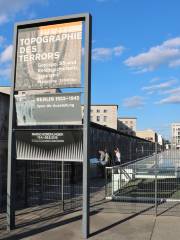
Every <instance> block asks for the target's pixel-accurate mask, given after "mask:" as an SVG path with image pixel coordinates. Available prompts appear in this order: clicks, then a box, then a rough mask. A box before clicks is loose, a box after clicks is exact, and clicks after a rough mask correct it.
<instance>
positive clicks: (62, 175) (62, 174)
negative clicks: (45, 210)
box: [61, 161, 64, 212]
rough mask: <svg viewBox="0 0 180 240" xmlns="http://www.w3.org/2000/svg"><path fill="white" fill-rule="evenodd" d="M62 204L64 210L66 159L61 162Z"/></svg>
mask: <svg viewBox="0 0 180 240" xmlns="http://www.w3.org/2000/svg"><path fill="white" fill-rule="evenodd" d="M61 204H62V210H63V212H64V161H62V163H61Z"/></svg>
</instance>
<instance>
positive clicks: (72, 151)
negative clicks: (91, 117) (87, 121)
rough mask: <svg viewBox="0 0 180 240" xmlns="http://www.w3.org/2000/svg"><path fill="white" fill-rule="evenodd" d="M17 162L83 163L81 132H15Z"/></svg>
mask: <svg viewBox="0 0 180 240" xmlns="http://www.w3.org/2000/svg"><path fill="white" fill-rule="evenodd" d="M15 138H16V156H17V160H47V161H75V162H81V161H83V146H82V145H83V131H82V130H64V131H52V130H46V131H45V130H44V131H37V130H36V131H16V133H15Z"/></svg>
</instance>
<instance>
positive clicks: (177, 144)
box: [171, 123, 180, 149]
mask: <svg viewBox="0 0 180 240" xmlns="http://www.w3.org/2000/svg"><path fill="white" fill-rule="evenodd" d="M171 134H172V147H174V148H177V149H180V123H172V124H171Z"/></svg>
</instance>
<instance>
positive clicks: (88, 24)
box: [7, 14, 92, 238]
mask: <svg viewBox="0 0 180 240" xmlns="http://www.w3.org/2000/svg"><path fill="white" fill-rule="evenodd" d="M83 22H84V25H85V51H84V53H85V54H84V56H85V70H84V121H83V137H81V140H82V138H83V159H80V158H77V159H76V160H77V161H82V160H83V223H82V226H83V227H82V230H83V236H84V238H87V237H88V235H89V150H90V139H89V138H90V104H91V41H92V39H91V38H92V29H91V28H92V17H91V15H90V14H77V15H70V16H64V17H56V18H48V19H41V20H33V21H28V22H24V23H19V24H16V25H15V31H14V55H13V68H12V83H13V84H12V91H11V98H10V113H9V139H8V178H7V223H8V229H9V230H11V229H13V228H15V188H16V182H15V176H16V167H15V163H16V160H21V158H22V159H23V158H24V157H25V158H26V160H28V159H29V160H38V159H36V158H37V155H36V154H35V155H33V152H32V151H29V150H28V151H22V149H23V148H22V146H25V145H26V142H27V139H26V138H23V137H22V134H24V136H27V135H28V134H31V137H32V138H29V139H32V142H31V143H28V144H29V145H28V146H29V147H31V144H33V147H34V144H35V145H37V146H38V144H40V145H39V146H40V148H41V147H42V148H41V150H42V149H43V148H44V149H45V150H46V148H47V151H48V149H49V148H51V145H50V144H49V143H48V141H49V140H48V141H47V139H46V138H48V139H49V138H50V139H51V141H52V140H53V141H54V142H59V144H61V142H62V139H61V137H60V135H59V133H58V132H55V133H52V128H51V130H50V129H48V126H49V125H51V126H57V125H62V126H64V125H81V124H82V121H81V118H80V112H81V111H80V109H81V105H80V103H81V102H80V96H81V95H80V93H64V94H60V93H59V94H49V95H48V94H41V93H40V95H39V93H36V94H33V95H32V94H29V91H30V90H44V89H50V88H52V89H57V88H75V87H77V88H79V87H81V71H82V69H81V54H82V45H81V44H82V23H83ZM19 91H25V92H26V95H25V96H22V95H20V94H19ZM15 105H16V108H15ZM15 110H16V111H15ZM47 110H48V111H50V115H49V116H46V112H47ZM53 116H54V118H53ZM39 125H40V126H44V129H43V128H42V127H41V129H42V131H41V132H38V130H37V126H39ZM29 126H31V129H29V128H28V129H29V133H28V131H27V130H28V129H27V127H29ZM34 126H36V127H34ZM54 130H55V129H54ZM43 131H45V132H43ZM21 133H22V134H21ZM67 134H68V132H67V133H65V132H64V133H63V136H64V137H65V136H67ZM70 136H72V135H71V134H70ZM39 139H41V140H42V139H43V143H41V141H39ZM77 139H78V136H77V135H74V137H72V139H71V140H73V141H74V142H72V144H76V142H77V141H79V140H77ZM16 141H17V142H16ZM23 141H24V142H23ZM63 141H66V138H64V140H63ZM66 142H68V141H66ZM57 144H58V143H57ZM18 146H20V147H19V148H18ZM55 146H56V145H55ZM66 146H67V145H66V144H64V145H63V144H61V148H65V147H66ZM78 146H79V144H77V148H78ZM69 149H70V148H69ZM73 149H74V148H73ZM42 151H43V150H42ZM40 152H41V151H39V153H40ZM25 153H26V154H25ZM56 153H57V151H56V152H55V156H54V155H53V156H54V157H53V159H54V160H57V161H62V163H63V161H64V160H65V157H64V156H65V154H63V155H62V154H60V155H59V154H56ZM23 154H25V155H26V156H25V155H23ZM70 155H71V156H72V158H73V159H74V155H73V151H72V153H71V154H70ZM70 155H68V156H70ZM44 156H46V158H47V159H45V157H44ZM38 158H39V160H48V161H49V160H53V159H51V156H50V157H48V153H47V154H43V153H41V154H40V155H39V157H38ZM72 158H71V160H70V161H72ZM67 160H69V159H67Z"/></svg>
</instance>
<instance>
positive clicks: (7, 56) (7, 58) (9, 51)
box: [0, 45, 13, 63]
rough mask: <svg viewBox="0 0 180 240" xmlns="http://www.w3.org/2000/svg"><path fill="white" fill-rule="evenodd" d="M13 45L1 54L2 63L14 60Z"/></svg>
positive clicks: (0, 61)
mask: <svg viewBox="0 0 180 240" xmlns="http://www.w3.org/2000/svg"><path fill="white" fill-rule="evenodd" d="M12 51H13V45H9V46H7V47H6V48H5V49H4V51H3V52H2V53H1V54H0V63H5V62H8V61H10V60H11V59H12Z"/></svg>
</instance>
